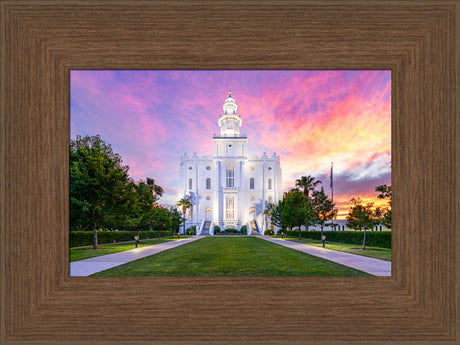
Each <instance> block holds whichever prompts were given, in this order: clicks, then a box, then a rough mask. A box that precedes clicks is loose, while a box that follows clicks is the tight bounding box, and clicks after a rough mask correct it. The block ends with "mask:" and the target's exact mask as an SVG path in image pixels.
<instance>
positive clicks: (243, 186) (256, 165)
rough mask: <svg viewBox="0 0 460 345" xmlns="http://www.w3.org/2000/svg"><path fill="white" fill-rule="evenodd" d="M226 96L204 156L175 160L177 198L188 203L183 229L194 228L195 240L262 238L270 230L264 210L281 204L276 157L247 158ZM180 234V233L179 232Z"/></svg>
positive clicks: (238, 121) (232, 102) (232, 101)
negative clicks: (236, 233)
mask: <svg viewBox="0 0 460 345" xmlns="http://www.w3.org/2000/svg"><path fill="white" fill-rule="evenodd" d="M237 109H238V107H237V104H236V101H235V99H234V98H233V97H232V93H231V91H230V92H229V95H228V98H227V99H226V100H225V102H224V105H223V113H222V114H221V115H220V117H219V120H218V124H219V127H220V135H214V137H213V142H214V150H213V152H212V154H211V155H209V156H201V157H198V156H197V155H196V153H195V154H193V155H188V154H187V153H185V154H184V155H183V156H181V159H180V172H179V178H180V195H179V198H187V199H189V200H190V201H191V202H192V208H191V209H189V210H188V211H187V215H186V223H185V225H186V228H189V227H190V226H193V225H196V227H197V235H210V236H212V235H214V226H216V225H218V226H219V227H220V228H221V230H224V229H227V228H234V229H241V228H242V227H243V226H246V229H247V234H256V233H260V234H263V232H264V230H266V229H267V228H268V227H269V226H270V221H269V219H268V218H267V217H266V216H265V215H264V210H265V209H266V207H267V205H268V204H269V203H277V202H278V201H279V200H281V199H282V196H283V195H282V183H281V167H280V157H279V155H276V153H273V154H272V155H271V156H268V155H267V154H266V153H264V154H263V155H262V156H251V155H248V154H247V143H248V138H247V136H246V135H245V134H240V128H241V125H242V119H241V117H240V115H239V114H238V113H237ZM181 231H182V228H181Z"/></svg>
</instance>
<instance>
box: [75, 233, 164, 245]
mask: <svg viewBox="0 0 460 345" xmlns="http://www.w3.org/2000/svg"><path fill="white" fill-rule="evenodd" d="M136 234H137V232H136V231H98V232H97V243H98V244H104V243H113V241H116V242H124V241H134V236H136ZM160 236H161V237H167V236H172V231H169V230H168V231H160ZM139 237H140V239H141V240H145V239H146V238H158V231H139ZM92 244H93V232H92V231H71V232H70V247H71V248H72V247H82V246H90V245H92Z"/></svg>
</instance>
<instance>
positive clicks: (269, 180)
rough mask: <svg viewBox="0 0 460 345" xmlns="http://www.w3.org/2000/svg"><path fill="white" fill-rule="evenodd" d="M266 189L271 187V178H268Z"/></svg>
mask: <svg viewBox="0 0 460 345" xmlns="http://www.w3.org/2000/svg"><path fill="white" fill-rule="evenodd" d="M268 189H272V179H271V178H269V179H268Z"/></svg>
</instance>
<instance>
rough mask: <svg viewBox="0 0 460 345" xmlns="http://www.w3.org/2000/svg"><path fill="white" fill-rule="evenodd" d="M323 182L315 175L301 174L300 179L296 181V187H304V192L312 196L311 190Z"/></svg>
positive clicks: (307, 195)
mask: <svg viewBox="0 0 460 345" xmlns="http://www.w3.org/2000/svg"><path fill="white" fill-rule="evenodd" d="M321 183H322V182H321V181H319V180H316V179H315V178H314V177H313V176H310V175H308V176H301V177H300V179H297V180H296V181H295V185H296V187H298V188H300V189H302V192H303V194H304V195H305V196H306V197H307V198H310V192H313V191H314V190H315V188H316V186H317V185H319V184H321Z"/></svg>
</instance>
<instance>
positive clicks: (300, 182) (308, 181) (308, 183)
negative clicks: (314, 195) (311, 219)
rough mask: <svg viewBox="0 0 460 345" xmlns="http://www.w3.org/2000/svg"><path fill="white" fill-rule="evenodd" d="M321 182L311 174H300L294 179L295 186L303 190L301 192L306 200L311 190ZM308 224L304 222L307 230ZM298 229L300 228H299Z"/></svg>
mask: <svg viewBox="0 0 460 345" xmlns="http://www.w3.org/2000/svg"><path fill="white" fill-rule="evenodd" d="M321 183H322V182H321V181H319V180H316V178H314V177H313V176H310V175H308V176H301V177H300V179H297V180H296V181H295V185H296V187H298V188H300V189H301V190H302V192H303V194H304V195H305V196H306V197H307V199H308V200H310V192H313V191H314V190H315V188H316V186H317V185H319V184H321ZM308 225H309V224H306V225H305V226H306V230H307V231H308ZM299 231H300V229H299Z"/></svg>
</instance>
